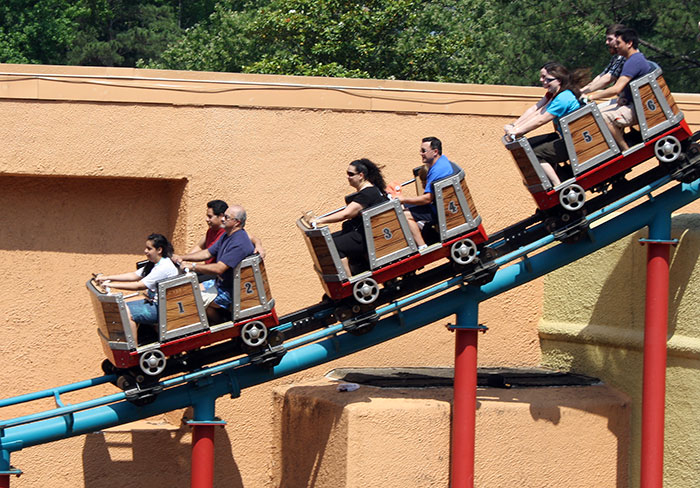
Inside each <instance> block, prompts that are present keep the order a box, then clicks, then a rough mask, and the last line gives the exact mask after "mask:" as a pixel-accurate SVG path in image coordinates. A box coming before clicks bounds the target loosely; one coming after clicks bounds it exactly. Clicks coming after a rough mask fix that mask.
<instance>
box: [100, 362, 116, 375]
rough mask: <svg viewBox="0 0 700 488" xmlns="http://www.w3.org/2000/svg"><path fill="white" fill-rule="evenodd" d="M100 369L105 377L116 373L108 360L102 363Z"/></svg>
mask: <svg viewBox="0 0 700 488" xmlns="http://www.w3.org/2000/svg"><path fill="white" fill-rule="evenodd" d="M100 366H101V367H102V372H103V373H104V374H106V375H110V374H114V373H116V372H117V368H116V367H115V366H114V365H113V364H112V362H111V361H110V360H109V359H105V360H104V361H102V364H101V365H100Z"/></svg>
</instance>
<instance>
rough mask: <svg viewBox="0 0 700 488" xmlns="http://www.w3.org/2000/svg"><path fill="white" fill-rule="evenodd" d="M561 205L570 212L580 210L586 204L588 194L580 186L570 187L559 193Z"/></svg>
mask: <svg viewBox="0 0 700 488" xmlns="http://www.w3.org/2000/svg"><path fill="white" fill-rule="evenodd" d="M559 203H561V206H562V207H563V208H564V210H567V211H569V212H575V211H577V210H580V209H581V208H583V205H584V204H585V203H586V192H585V190H584V189H583V188H581V187H580V186H579V185H569V186H567V187H566V188H564V189H563V190H562V191H560V192H559Z"/></svg>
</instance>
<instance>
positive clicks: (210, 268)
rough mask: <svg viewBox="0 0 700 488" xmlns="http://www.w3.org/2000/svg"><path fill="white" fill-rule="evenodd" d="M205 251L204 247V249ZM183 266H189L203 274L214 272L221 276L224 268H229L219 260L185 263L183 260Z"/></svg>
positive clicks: (224, 270)
mask: <svg viewBox="0 0 700 488" xmlns="http://www.w3.org/2000/svg"><path fill="white" fill-rule="evenodd" d="M205 251H206V249H205ZM183 266H184V267H186V268H189V269H191V270H193V271H197V272H199V273H203V274H215V275H217V276H221V275H222V274H224V273H225V272H226V270H227V269H228V268H229V267H228V265H226V264H224V263H222V262H221V261H217V262H215V263H209V264H207V263H186V262H183Z"/></svg>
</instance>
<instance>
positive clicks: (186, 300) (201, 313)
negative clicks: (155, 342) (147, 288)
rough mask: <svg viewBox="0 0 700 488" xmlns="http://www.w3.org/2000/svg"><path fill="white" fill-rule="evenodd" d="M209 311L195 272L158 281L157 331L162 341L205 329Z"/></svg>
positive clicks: (207, 324)
mask: <svg viewBox="0 0 700 488" xmlns="http://www.w3.org/2000/svg"><path fill="white" fill-rule="evenodd" d="M208 328H209V322H208V321H207V313H206V311H205V307H204V303H203V301H202V293H201V291H200V289H199V281H198V280H197V275H196V274H194V273H187V274H182V275H178V276H174V277H172V278H166V279H164V280H160V281H159V282H158V333H159V338H160V342H167V341H170V340H173V339H175V338H177V337H181V336H184V335H190V334H194V333H197V332H202V331H205V330H207V329H208Z"/></svg>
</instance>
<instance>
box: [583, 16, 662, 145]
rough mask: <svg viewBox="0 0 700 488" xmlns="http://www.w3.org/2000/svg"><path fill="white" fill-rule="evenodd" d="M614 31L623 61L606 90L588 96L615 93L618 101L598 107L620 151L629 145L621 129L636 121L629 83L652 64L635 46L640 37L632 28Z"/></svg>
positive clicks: (645, 71) (641, 74) (602, 96)
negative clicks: (601, 107) (615, 78)
mask: <svg viewBox="0 0 700 488" xmlns="http://www.w3.org/2000/svg"><path fill="white" fill-rule="evenodd" d="M615 34H616V35H617V44H616V48H617V52H618V54H620V55H622V56H624V57H625V59H626V61H625V65H624V66H623V67H622V72H621V73H620V77H619V78H618V79H617V81H616V82H615V84H614V85H613V86H611V87H609V88H606V89H605V90H600V91H597V92H593V93H591V94H590V95H589V99H590V100H598V99H600V98H607V97H613V96H617V97H618V98H617V103H616V104H614V105H611V106H609V107H606V108H604V109H603V110H601V114H602V115H603V119H604V120H605V123H606V124H607V126H608V128H609V129H610V132H611V133H612V135H613V137H614V138H615V142H617V145H618V146H619V147H620V150H621V151H626V150H628V149H629V145H627V142H625V139H624V137H623V135H624V132H623V129H624V128H625V127H629V126H631V125H634V124H636V123H637V114H636V113H635V111H634V106H633V105H632V90H631V89H630V87H629V83H630V81H632V80H636V79H637V78H640V77H642V76H644V75H646V74H647V73H650V72H651V71H652V67H651V65H650V64H649V62H648V61H647V59H646V58H645V57H644V55H643V54H642V53H640V52H639V50H638V49H637V47H638V45H639V38H638V37H637V32H636V31H635V30H634V29H623V30H620V31H617V32H616V33H615Z"/></svg>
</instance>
